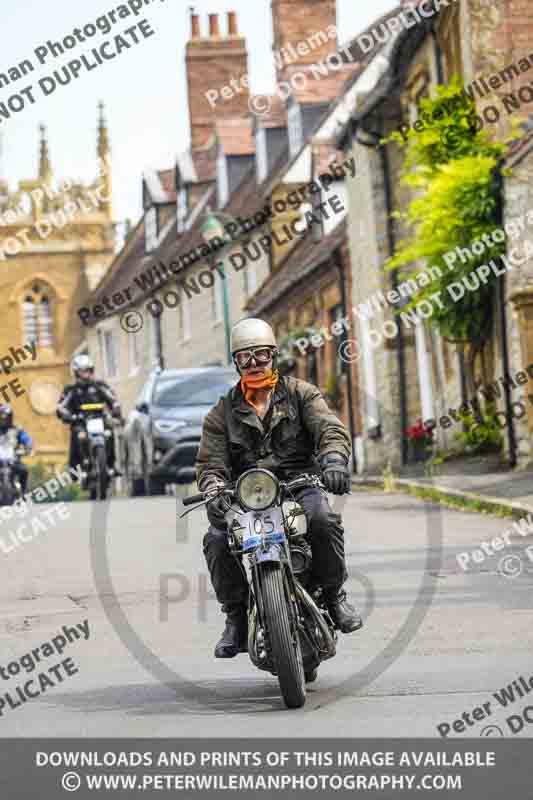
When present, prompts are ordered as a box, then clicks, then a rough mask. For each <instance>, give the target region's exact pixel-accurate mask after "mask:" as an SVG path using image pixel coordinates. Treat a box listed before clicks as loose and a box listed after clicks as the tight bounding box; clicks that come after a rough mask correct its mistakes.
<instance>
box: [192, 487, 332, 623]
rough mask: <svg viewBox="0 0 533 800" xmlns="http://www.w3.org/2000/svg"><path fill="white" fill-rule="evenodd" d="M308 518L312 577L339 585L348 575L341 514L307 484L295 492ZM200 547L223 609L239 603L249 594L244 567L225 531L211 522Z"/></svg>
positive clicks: (327, 586) (329, 586) (325, 585)
mask: <svg viewBox="0 0 533 800" xmlns="http://www.w3.org/2000/svg"><path fill="white" fill-rule="evenodd" d="M295 500H296V502H298V503H299V504H300V505H301V506H302V508H303V510H304V511H305V516H306V520H307V538H308V539H309V542H310V544H311V551H312V554H313V573H312V580H313V582H314V583H316V584H317V585H318V586H322V588H324V589H340V587H341V586H342V584H343V583H344V582H345V580H346V579H347V577H348V573H347V572H346V563H345V559H344V528H343V527H342V523H341V517H340V514H335V512H333V511H332V510H331V508H330V505H329V503H328V499H327V495H326V493H325V492H323V491H322V490H321V489H316V488H314V487H310V488H309V489H302V490H300V492H298V493H296V494H295ZM203 550H204V556H205V560H206V562H207V567H208V569H209V574H210V576H211V583H212V584H213V589H214V590H215V594H216V596H217V600H218V602H219V603H221V604H222V610H223V611H225V612H226V611H227V610H228V608H229V607H231V606H236V605H242V604H244V603H245V602H246V598H247V596H248V584H247V581H246V577H245V574H244V571H243V569H241V568H240V566H239V564H238V563H237V561H236V559H235V557H234V556H232V554H231V553H230V550H229V547H228V541H227V533H226V531H223V530H221V529H220V528H215V527H213V525H210V527H209V530H208V531H207V533H206V534H205V536H204V541H203Z"/></svg>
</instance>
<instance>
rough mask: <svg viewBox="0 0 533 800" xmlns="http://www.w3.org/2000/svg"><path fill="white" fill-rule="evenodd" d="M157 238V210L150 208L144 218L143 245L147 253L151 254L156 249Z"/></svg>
mask: <svg viewBox="0 0 533 800" xmlns="http://www.w3.org/2000/svg"><path fill="white" fill-rule="evenodd" d="M157 236H158V229H157V209H156V208H155V207H154V206H152V207H151V208H149V209H148V211H147V212H146V214H145V217H144V244H145V251H146V252H147V253H151V252H153V251H154V250H155V249H156V247H157Z"/></svg>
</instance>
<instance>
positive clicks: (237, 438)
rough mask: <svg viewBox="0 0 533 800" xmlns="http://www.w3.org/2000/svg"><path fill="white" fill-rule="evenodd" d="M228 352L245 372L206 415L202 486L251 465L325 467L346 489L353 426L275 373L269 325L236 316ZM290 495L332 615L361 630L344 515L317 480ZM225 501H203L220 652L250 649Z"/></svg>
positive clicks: (287, 472) (304, 386)
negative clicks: (220, 625) (351, 598)
mask: <svg viewBox="0 0 533 800" xmlns="http://www.w3.org/2000/svg"><path fill="white" fill-rule="evenodd" d="M231 352H232V355H233V360H234V363H235V366H236V368H237V370H238V372H239V374H240V376H241V379H240V381H239V382H238V383H237V384H236V385H235V386H234V387H233V389H231V390H230V392H229V393H228V394H227V395H226V397H225V398H221V399H220V400H219V402H218V403H217V405H216V406H215V407H214V408H213V409H211V411H210V412H209V413H208V414H207V416H206V418H205V420H204V424H203V429H202V439H201V443H200V450H199V453H198V459H197V464H196V469H197V480H198V488H199V489H200V491H202V492H210V491H212V490H213V489H216V487H217V486H219V485H220V484H221V483H223V482H226V481H236V480H237V478H238V477H239V476H240V475H241V474H242V473H243V472H245V470H247V469H250V468H251V467H254V466H257V467H263V468H265V469H269V470H271V471H272V472H273V473H274V474H275V475H276V476H277V477H278V478H279V479H280V480H283V481H285V480H291V479H292V478H294V477H296V476H298V475H301V474H302V473H313V474H317V475H321V476H322V480H323V482H324V484H325V486H326V489H327V490H328V491H330V492H332V493H333V494H344V493H345V492H348V491H349V490H350V485H351V474H350V469H349V467H348V464H349V458H350V452H351V450H350V437H349V434H348V432H347V430H346V428H345V427H344V425H343V424H342V422H341V421H340V420H339V419H338V418H337V417H336V416H335V415H334V414H333V413H332V412H331V411H330V409H329V408H328V405H327V404H326V402H325V400H324V399H323V397H322V395H321V394H320V392H319V390H318V389H317V388H316V387H315V386H312V385H311V384H309V383H307V382H306V381H302V380H299V379H297V378H292V377H280V376H279V374H278V370H277V356H278V350H277V345H276V339H275V336H274V332H273V330H272V328H271V327H270V325H268V323H266V322H264V321H263V320H260V319H253V318H249V319H245V320H241V321H240V322H238V323H237V324H236V325H234V327H233V329H232V332H231ZM317 461H318V464H317ZM294 499H295V500H296V502H297V503H299V504H300V505H301V506H302V508H303V509H304V512H305V516H306V520H307V531H308V538H309V541H310V544H311V550H312V557H313V579H314V583H315V584H316V585H317V586H321V587H322V589H323V592H324V598H325V602H326V605H327V608H328V611H329V613H330V615H331V618H332V619H333V621H334V623H335V625H336V626H337V627H338V628H339V629H340V630H341V631H342V632H343V633H350V632H352V631H355V630H358V629H359V628H360V627H361V625H362V621H361V618H360V617H359V615H358V614H357V613H356V611H355V609H354V608H353V607H352V606H351V605H350V604H349V603H348V602H347V600H346V593H345V592H344V590H343V588H342V587H343V584H344V582H345V581H346V579H347V577H348V575H347V572H346V564H345V558H344V530H343V527H342V524H341V520H340V516H339V515H338V514H335V513H334V512H333V511H332V509H331V508H330V506H329V503H328V500H327V496H326V493H325V492H324V491H323V490H321V489H319V488H315V487H307V488H304V489H301V490H299V491H298V492H297V493H295V495H294ZM227 508H228V505H227V500H226V499H225V498H223V497H218V498H212V499H211V500H210V501H209V502H208V504H207V516H208V519H209V522H210V523H211V524H210V527H209V529H208V531H207V533H206V535H205V537H204V541H203V549H204V555H205V558H206V561H207V566H208V569H209V573H210V576H211V582H212V584H213V588H214V590H215V593H216V596H217V599H218V601H219V603H221V604H222V610H223V611H224V612H225V613H226V615H227V616H226V627H225V630H224V632H223V634H222V638H221V639H220V641H219V642H218V644H217V645H216V648H215V657H217V658H232V657H233V656H235V655H237V653H239V652H245V651H246V649H247V648H246V628H247V616H246V611H247V596H248V586H247V582H246V578H245V575H244V573H243V571H242V569H241V568H240V566H239V564H238V563H237V561H236V560H235V558H234V557H233V556H232V554H231V553H230V550H229V547H228V542H227V526H226V522H225V512H226V511H227Z"/></svg>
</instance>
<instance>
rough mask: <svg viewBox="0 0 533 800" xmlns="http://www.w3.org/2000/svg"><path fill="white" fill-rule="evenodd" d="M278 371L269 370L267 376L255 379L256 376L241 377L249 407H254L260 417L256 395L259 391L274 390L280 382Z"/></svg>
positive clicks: (242, 388)
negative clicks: (255, 400)
mask: <svg viewBox="0 0 533 800" xmlns="http://www.w3.org/2000/svg"><path fill="white" fill-rule="evenodd" d="M278 377H279V375H278V371H277V370H276V371H275V372H273V371H272V369H269V370H267V374H266V375H265V376H264V377H259V376H257V377H255V376H254V375H242V376H241V390H242V393H243V395H244V399H245V400H246V402H247V403H248V405H250V406H253V407H254V408H255V411H256V413H257V416H259V408H260V407H259V406H258V405H256V404H255V403H254V398H255V393H256V390H257V389H273V388H274V386H275V385H276V383H277V382H278Z"/></svg>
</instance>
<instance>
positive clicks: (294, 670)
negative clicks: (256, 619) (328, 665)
mask: <svg viewBox="0 0 533 800" xmlns="http://www.w3.org/2000/svg"><path fill="white" fill-rule="evenodd" d="M261 578H262V580H261V583H262V595H263V608H264V613H265V622H266V627H267V631H268V635H269V638H270V645H271V648H272V657H273V659H274V666H275V668H276V672H277V676H278V681H279V687H280V689H281V694H282V696H283V699H284V701H285V705H286V706H287V708H301V707H302V706H303V705H304V703H305V697H306V689H305V676H304V669H303V663H302V653H301V650H300V638H299V636H298V635H297V634H296V633H295V634H293V632H292V631H291V622H290V619H289V612H288V609H287V599H286V597H285V587H284V581H283V572H282V570H281V569H280V568H279V566H278V565H272V564H265V565H264V568H263V570H262V576H261Z"/></svg>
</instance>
